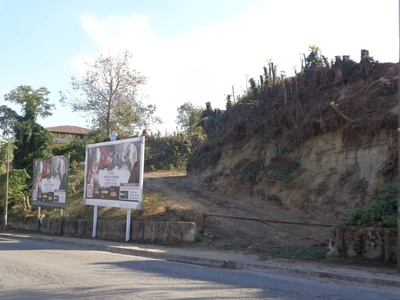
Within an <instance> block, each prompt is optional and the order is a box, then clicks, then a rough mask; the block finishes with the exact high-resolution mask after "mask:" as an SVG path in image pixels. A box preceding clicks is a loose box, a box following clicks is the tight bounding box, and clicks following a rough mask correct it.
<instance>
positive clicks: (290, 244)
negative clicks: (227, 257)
mask: <svg viewBox="0 0 400 300" xmlns="http://www.w3.org/2000/svg"><path fill="white" fill-rule="evenodd" d="M144 194H145V199H144V209H143V210H141V211H136V212H134V216H133V218H136V219H149V218H150V219H153V220H171V219H173V220H176V221H179V220H182V221H193V222H196V223H197V225H198V226H199V228H200V229H201V234H200V235H199V237H198V239H197V242H196V243H195V247H198V248H207V249H215V250H240V251H245V252H247V253H254V252H268V251H271V250H274V249H280V250H296V249H304V248H310V249H313V248H319V247H320V246H321V243H319V242H316V241H314V240H310V239H306V238H304V237H301V236H297V235H294V234H292V233H289V232H285V231H282V230H279V229H276V228H273V227H270V226H268V225H266V224H262V223H260V222H254V221H245V220H235V219H226V218H217V217H207V218H206V222H205V227H204V228H203V227H202V226H203V224H202V215H203V213H209V214H219V215H228V216H238V217H246V218H260V219H273V220H286V221H301V222H307V221H309V222H310V223H312V220H304V219H302V220H300V219H297V218H296V217H295V216H296V215H297V214H295V213H294V214H291V213H290V211H287V210H284V209H282V207H280V206H279V205H276V206H273V205H271V204H270V203H265V202H264V203H263V202H262V201H257V200H254V199H252V198H251V197H250V196H249V197H247V198H243V197H232V196H229V197H228V196H225V195H222V194H220V193H217V192H211V191H208V190H206V189H205V188H204V187H202V186H201V184H200V183H199V182H197V181H196V180H194V179H192V178H190V177H187V176H186V174H185V173H184V172H176V171H169V172H150V173H145V179H144ZM274 225H276V226H279V227H283V228H285V229H287V230H292V231H296V232H298V233H301V234H303V235H306V236H310V237H313V238H316V239H318V240H322V241H326V242H327V241H328V239H329V230H330V229H329V228H321V227H298V226H293V225H284V224H274Z"/></svg>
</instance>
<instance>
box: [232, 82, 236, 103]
mask: <svg viewBox="0 0 400 300" xmlns="http://www.w3.org/2000/svg"><path fill="white" fill-rule="evenodd" d="M232 96H233V103H235V102H236V101H235V88H234V85H232Z"/></svg>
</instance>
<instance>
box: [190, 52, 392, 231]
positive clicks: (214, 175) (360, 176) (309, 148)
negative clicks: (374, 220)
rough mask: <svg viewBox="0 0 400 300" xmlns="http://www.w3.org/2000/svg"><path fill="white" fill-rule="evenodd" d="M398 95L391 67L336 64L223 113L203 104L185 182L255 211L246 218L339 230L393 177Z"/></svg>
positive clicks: (365, 62)
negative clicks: (200, 135) (202, 135)
mask: <svg viewBox="0 0 400 300" xmlns="http://www.w3.org/2000/svg"><path fill="white" fill-rule="evenodd" d="M397 89H398V65H396V64H390V63H385V64H380V63H378V62H375V61H373V60H372V59H366V60H363V61H361V62H360V63H355V62H352V61H348V60H340V59H338V58H337V61H336V63H335V64H333V65H332V66H320V67H319V68H314V69H312V68H310V69H308V70H307V72H303V73H302V74H299V75H298V76H296V77H295V78H287V79H285V80H281V81H280V83H276V84H275V85H271V84H269V85H267V84H265V83H264V85H262V86H261V88H260V90H259V95H258V98H256V99H250V98H249V97H247V98H244V99H242V100H241V101H240V102H238V103H236V104H234V105H233V106H232V107H231V108H228V109H227V110H226V111H219V110H212V109H211V105H209V109H208V110H207V111H206V112H205V119H204V127H205V129H206V131H207V133H208V136H209V140H208V142H207V143H205V144H203V145H202V146H201V147H200V148H199V149H198V150H197V151H196V152H195V153H194V154H193V155H192V157H191V158H190V160H189V163H188V168H187V173H188V177H190V178H192V179H195V180H198V181H199V182H201V183H202V186H203V187H204V188H207V189H208V190H210V191H213V192H218V193H219V194H221V195H224V196H225V197H226V201H228V202H229V201H230V199H231V198H232V197H234V198H240V199H241V202H242V205H243V207H244V208H249V207H256V208H257V209H250V211H249V212H248V213H247V214H246V216H247V217H256V218H261V217H262V218H278V219H289V220H302V221H314V222H324V223H334V224H339V223H341V222H343V221H344V220H345V219H346V218H347V216H348V214H349V212H350V211H351V210H352V209H353V208H354V207H360V206H362V205H365V204H368V203H371V201H372V195H373V193H374V191H375V189H376V188H377V186H378V184H380V183H385V182H389V181H390V180H391V179H393V178H394V177H395V176H396V175H397V131H396V128H397V115H398V96H397ZM256 92H257V91H256ZM255 96H257V95H255ZM243 213H245V210H243Z"/></svg>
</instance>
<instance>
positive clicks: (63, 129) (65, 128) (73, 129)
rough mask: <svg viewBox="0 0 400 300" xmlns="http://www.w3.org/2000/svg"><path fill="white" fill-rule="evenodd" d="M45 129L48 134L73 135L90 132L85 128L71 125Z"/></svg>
mask: <svg viewBox="0 0 400 300" xmlns="http://www.w3.org/2000/svg"><path fill="white" fill-rule="evenodd" d="M46 129H47V130H48V131H50V132H61V133H75V134H88V133H89V132H90V131H91V130H90V129H87V128H83V127H79V126H72V125H62V126H53V127H46Z"/></svg>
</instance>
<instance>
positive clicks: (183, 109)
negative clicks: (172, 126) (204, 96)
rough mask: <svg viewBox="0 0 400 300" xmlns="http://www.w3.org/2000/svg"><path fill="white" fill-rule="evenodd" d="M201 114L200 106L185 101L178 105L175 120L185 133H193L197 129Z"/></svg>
mask: <svg viewBox="0 0 400 300" xmlns="http://www.w3.org/2000/svg"><path fill="white" fill-rule="evenodd" d="M202 114H203V109H202V108H201V107H198V106H195V105H193V104H192V103H191V102H185V103H184V104H182V105H181V106H179V107H178V116H177V117H176V122H177V123H178V124H179V125H180V126H181V129H182V130H184V131H185V132H187V133H193V132H196V131H198V130H199V128H201V127H200V121H201V117H202Z"/></svg>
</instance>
